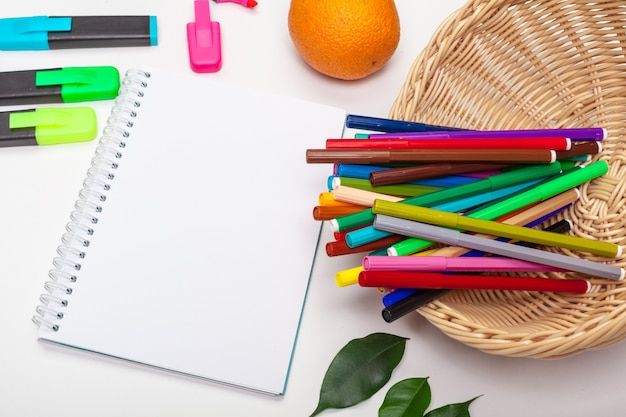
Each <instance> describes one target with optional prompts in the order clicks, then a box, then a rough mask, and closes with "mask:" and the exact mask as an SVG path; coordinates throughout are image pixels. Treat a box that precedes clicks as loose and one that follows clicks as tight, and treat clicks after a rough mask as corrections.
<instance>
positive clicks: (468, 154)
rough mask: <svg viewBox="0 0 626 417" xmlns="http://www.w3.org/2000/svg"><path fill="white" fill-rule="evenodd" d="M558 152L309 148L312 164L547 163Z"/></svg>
mask: <svg viewBox="0 0 626 417" xmlns="http://www.w3.org/2000/svg"><path fill="white" fill-rule="evenodd" d="M554 161H556V152H555V151H553V150H546V149H516V150H515V151H514V152H512V151H511V150H510V149H307V151H306V162H307V163H309V164H315V163H318V164H323V163H328V164H336V163H339V164H341V163H345V164H366V165H372V164H390V163H402V162H404V163H413V162H422V163H427V162H501V163H517V164H522V163H523V164H547V163H551V162H554Z"/></svg>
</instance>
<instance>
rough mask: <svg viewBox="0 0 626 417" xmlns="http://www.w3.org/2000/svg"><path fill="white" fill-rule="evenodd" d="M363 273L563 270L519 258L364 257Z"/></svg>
mask: <svg viewBox="0 0 626 417" xmlns="http://www.w3.org/2000/svg"><path fill="white" fill-rule="evenodd" d="M363 270H364V271H421V272H552V271H561V272H562V271H565V269H563V268H557V267H554V266H550V265H543V264H538V263H535V262H528V261H523V260H520V259H512V258H501V257H495V256H489V257H470V256H450V257H448V256H365V257H364V258H363Z"/></svg>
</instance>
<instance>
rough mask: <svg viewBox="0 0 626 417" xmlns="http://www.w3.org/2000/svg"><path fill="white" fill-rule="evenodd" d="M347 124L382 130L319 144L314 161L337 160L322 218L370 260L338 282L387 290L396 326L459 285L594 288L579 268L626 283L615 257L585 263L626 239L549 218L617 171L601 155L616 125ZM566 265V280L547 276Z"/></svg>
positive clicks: (353, 120)
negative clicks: (579, 232) (579, 233)
mask: <svg viewBox="0 0 626 417" xmlns="http://www.w3.org/2000/svg"><path fill="white" fill-rule="evenodd" d="M346 127H348V128H353V129H362V130H365V131H368V132H376V133H366V134H358V135H356V137H355V138H354V139H327V140H326V147H325V148H323V149H307V151H306V159H307V163H311V164H312V163H326V164H333V167H334V168H333V172H332V175H331V176H330V177H329V179H328V184H327V187H328V191H324V192H322V193H321V194H320V197H319V205H317V206H316V207H315V208H314V210H313V216H314V218H315V219H316V220H320V221H329V223H330V226H331V228H332V230H333V232H334V239H335V240H334V241H331V242H327V244H326V252H327V254H328V256H340V255H346V254H353V253H362V254H363V255H364V256H363V259H362V264H361V265H357V266H355V267H354V268H351V269H348V270H345V271H339V272H337V274H336V282H337V285H339V286H341V287H343V286H347V285H353V284H358V285H360V286H363V287H377V288H384V289H385V290H386V293H385V295H384V296H383V304H384V308H383V311H382V313H383V318H384V319H385V320H386V321H388V322H391V321H393V320H396V319H397V318H399V317H402V316H404V315H406V314H407V313H409V312H411V311H414V310H415V309H416V308H419V307H421V306H423V305H425V304H427V303H429V302H431V301H433V300H435V299H437V298H438V297H440V296H442V295H444V294H446V293H447V292H448V291H450V290H454V289H489V290H520V291H548V292H561V293H574V294H584V293H586V292H588V291H589V289H590V284H589V281H588V280H586V279H580V278H567V273H568V272H576V273H578V274H577V276H580V274H583V276H588V277H597V278H604V279H609V280H621V279H623V278H624V270H623V269H622V268H620V267H618V266H615V265H612V264H611V263H610V262H594V261H590V260H586V259H584V253H587V254H593V255H596V256H601V257H606V259H607V261H610V260H611V259H613V258H616V257H619V256H621V247H620V246H619V245H616V244H613V243H610V242H605V241H597V240H592V239H585V238H581V237H576V236H572V235H570V234H568V232H569V230H570V228H571V223H570V222H569V221H568V220H561V221H558V222H554V221H552V222H547V220H549V219H550V218H552V217H553V216H556V215H557V214H558V213H561V212H563V211H564V210H566V209H567V208H568V207H570V206H571V205H572V204H573V203H574V202H575V201H576V200H577V199H578V198H579V196H580V192H579V191H578V189H577V188H576V187H578V186H580V185H581V184H583V183H585V182H587V181H591V180H593V179H595V178H597V177H599V176H601V175H604V174H606V173H607V172H608V164H607V163H606V162H605V161H603V160H599V161H598V162H591V160H592V157H593V155H594V154H597V153H599V152H601V150H602V140H603V139H605V138H606V130H604V129H602V128H571V129H536V130H501V131H493V130H492V131H472V130H461V129H453V128H446V127H442V126H433V125H426V124H422V123H412V122H403V121H395V120H389V119H379V118H370V117H364V116H356V115H349V116H348V117H347V119H346ZM544 224H550V226H548V227H545V228H544V229H540V227H541V226H542V225H544ZM547 246H550V247H557V248H566V249H569V250H572V251H577V252H578V251H579V252H581V253H582V254H581V256H580V257H574V256H568V255H563V254H561V253H557V252H555V251H547V250H545V249H546V247H547ZM554 271H558V272H561V273H562V274H560V275H561V276H563V277H565V278H566V279H564V278H562V277H559V278H551V277H546V276H551V275H550V274H548V275H545V274H543V273H547V272H554ZM511 272H516V273H517V274H511ZM522 273H523V274H522ZM533 273H534V274H535V275H537V276H533ZM539 273H542V274H543V275H541V276H538V274H539Z"/></svg>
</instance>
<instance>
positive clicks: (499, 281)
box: [359, 271, 591, 294]
mask: <svg viewBox="0 0 626 417" xmlns="http://www.w3.org/2000/svg"><path fill="white" fill-rule="evenodd" d="M359 285H360V286H362V287H390V288H432V289H470V290H512V291H547V292H564V293H572V294H585V293H587V292H588V291H589V289H590V288H591V284H590V283H589V281H587V280H585V279H553V278H536V277H506V276H496V275H461V274H458V275H457V274H440V273H435V272H407V271H363V272H361V273H360V274H359Z"/></svg>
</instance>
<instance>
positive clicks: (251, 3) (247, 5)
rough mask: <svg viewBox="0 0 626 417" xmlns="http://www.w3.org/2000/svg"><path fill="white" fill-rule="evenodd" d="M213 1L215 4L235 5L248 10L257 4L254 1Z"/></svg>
mask: <svg viewBox="0 0 626 417" xmlns="http://www.w3.org/2000/svg"><path fill="white" fill-rule="evenodd" d="M213 1H214V2H216V3H237V4H241V5H242V6H244V7H247V8H249V9H251V8H253V7H254V6H256V5H257V4H258V3H257V2H256V1H254V0H213Z"/></svg>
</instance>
